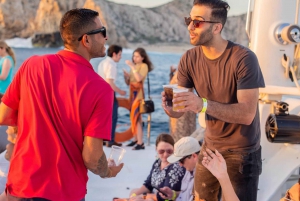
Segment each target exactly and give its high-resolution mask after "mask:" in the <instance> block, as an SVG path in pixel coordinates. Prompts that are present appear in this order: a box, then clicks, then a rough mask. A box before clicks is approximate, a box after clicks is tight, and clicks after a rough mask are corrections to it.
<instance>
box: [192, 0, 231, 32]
mask: <svg viewBox="0 0 300 201" xmlns="http://www.w3.org/2000/svg"><path fill="white" fill-rule="evenodd" d="M196 5H204V6H208V7H210V8H211V9H212V11H211V19H205V20H212V21H219V22H221V23H222V25H223V27H224V25H225V23H226V20H227V13H228V10H229V9H230V6H229V5H228V3H227V2H226V1H223V0H194V6H196Z"/></svg>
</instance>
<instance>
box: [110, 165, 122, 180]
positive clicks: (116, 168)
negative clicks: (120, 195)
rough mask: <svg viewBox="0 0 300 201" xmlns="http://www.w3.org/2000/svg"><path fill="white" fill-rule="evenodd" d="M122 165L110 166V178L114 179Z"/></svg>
mask: <svg viewBox="0 0 300 201" xmlns="http://www.w3.org/2000/svg"><path fill="white" fill-rule="evenodd" d="M123 166H124V163H121V164H120V165H118V166H110V167H109V169H110V171H111V175H110V177H116V176H117V174H118V173H119V172H120V171H121V170H122V168H123Z"/></svg>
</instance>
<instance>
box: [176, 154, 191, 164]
mask: <svg viewBox="0 0 300 201" xmlns="http://www.w3.org/2000/svg"><path fill="white" fill-rule="evenodd" d="M191 156H192V154H191V155H187V156H185V157H183V158H182V159H180V160H179V163H181V164H184V161H185V159H187V158H191Z"/></svg>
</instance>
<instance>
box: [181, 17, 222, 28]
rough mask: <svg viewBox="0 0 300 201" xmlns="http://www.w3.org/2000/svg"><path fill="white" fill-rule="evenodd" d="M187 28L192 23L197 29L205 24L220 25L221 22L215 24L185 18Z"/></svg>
mask: <svg viewBox="0 0 300 201" xmlns="http://www.w3.org/2000/svg"><path fill="white" fill-rule="evenodd" d="M184 21H185V24H186V26H189V25H190V24H191V22H193V25H194V27H195V28H199V27H200V26H201V25H202V24H204V23H220V22H214V21H206V20H192V18H191V17H185V18H184Z"/></svg>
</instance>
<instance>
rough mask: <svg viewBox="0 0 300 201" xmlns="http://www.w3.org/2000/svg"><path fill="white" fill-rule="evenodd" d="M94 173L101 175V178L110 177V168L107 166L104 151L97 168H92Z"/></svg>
mask: <svg viewBox="0 0 300 201" xmlns="http://www.w3.org/2000/svg"><path fill="white" fill-rule="evenodd" d="M90 171H91V172H93V173H94V174H97V175H99V176H100V177H101V178H106V177H110V176H111V175H110V169H109V168H108V166H107V159H106V156H105V153H104V152H103V154H102V156H101V158H100V159H99V161H98V165H97V168H96V169H90Z"/></svg>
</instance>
